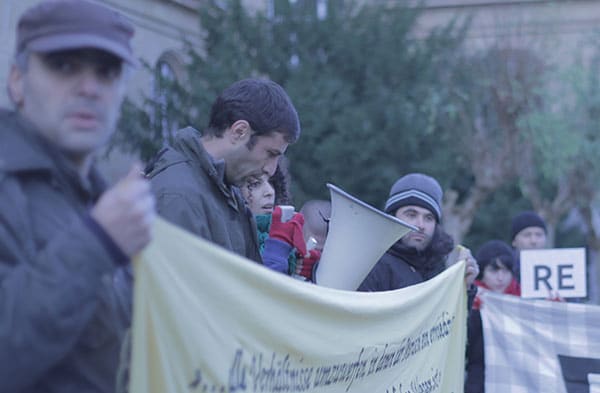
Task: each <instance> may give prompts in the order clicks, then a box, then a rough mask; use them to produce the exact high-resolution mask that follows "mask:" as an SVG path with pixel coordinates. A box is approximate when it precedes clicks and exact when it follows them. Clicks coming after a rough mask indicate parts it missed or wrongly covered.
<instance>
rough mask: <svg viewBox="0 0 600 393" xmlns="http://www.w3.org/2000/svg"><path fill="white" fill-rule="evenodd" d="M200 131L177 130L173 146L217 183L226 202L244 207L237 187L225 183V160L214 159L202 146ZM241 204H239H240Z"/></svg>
mask: <svg viewBox="0 0 600 393" xmlns="http://www.w3.org/2000/svg"><path fill="white" fill-rule="evenodd" d="M200 135H201V134H200V133H199V132H198V131H197V130H196V129H194V128H192V127H186V128H184V129H181V130H179V131H178V133H177V136H176V138H175V142H174V144H173V147H174V148H175V149H176V150H178V151H180V152H181V153H183V155H184V156H185V157H186V158H191V159H192V160H191V164H192V165H197V166H199V167H200V168H201V169H202V170H203V171H204V172H206V174H207V175H208V177H209V178H210V179H211V180H212V181H213V182H214V183H215V184H216V185H217V187H218V188H219V190H220V191H221V193H223V195H224V196H225V197H226V199H227V203H228V204H229V205H230V206H231V207H232V208H234V209H236V210H238V209H244V203H243V199H241V198H242V197H241V194H239V193H240V192H239V190H238V189H237V187H235V186H232V185H230V184H228V183H227V179H226V178H225V161H224V160H215V159H214V158H213V157H212V156H211V155H210V154H209V153H208V152H207V151H206V149H205V148H204V146H203V145H202V142H201V141H200ZM238 194H239V195H238ZM240 205H241V206H240Z"/></svg>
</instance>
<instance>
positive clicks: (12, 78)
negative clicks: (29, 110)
mask: <svg viewBox="0 0 600 393" xmlns="http://www.w3.org/2000/svg"><path fill="white" fill-rule="evenodd" d="M24 76H25V75H24V73H23V70H21V69H20V68H19V67H17V66H16V65H15V64H13V65H12V67H11V69H10V74H9V75H8V83H7V86H6V90H7V93H8V97H9V98H10V100H11V101H12V102H13V104H14V105H15V106H16V107H17V108H18V107H20V106H22V105H23V96H24V94H23V90H24V89H23V84H24Z"/></svg>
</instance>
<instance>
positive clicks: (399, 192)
mask: <svg viewBox="0 0 600 393" xmlns="http://www.w3.org/2000/svg"><path fill="white" fill-rule="evenodd" d="M442 197H443V192H442V188H441V186H440V185H439V183H438V182H437V180H435V179H434V178H432V177H430V176H428V175H425V174H421V173H411V174H408V175H406V176H403V177H401V178H400V179H398V180H397V181H396V182H395V183H394V185H393V186H392V188H391V190H390V195H389V198H388V200H387V202H386V204H385V209H384V210H385V212H386V213H388V214H391V215H394V216H396V217H397V218H399V219H401V220H403V221H405V222H407V223H409V224H412V225H414V226H416V227H418V228H419V230H418V231H413V232H409V233H408V234H406V235H405V236H404V237H402V238H401V239H400V240H398V241H397V242H396V243H395V244H394V245H393V246H392V247H391V248H390V249H389V250H388V251H387V252H386V253H385V254H384V255H383V257H381V259H380V260H379V262H377V264H376V265H375V267H374V268H373V269H372V270H371V272H370V273H369V275H368V276H367V277H366V278H365V280H364V281H363V283H362V284H361V285H360V287H359V289H358V290H359V291H372V292H377V291H389V290H394V289H399V288H404V287H408V286H411V285H414V284H418V283H421V282H423V281H425V280H429V279H430V278H432V277H434V276H435V275H437V274H439V273H440V272H442V271H443V270H444V269H445V268H446V260H447V258H448V255H449V254H450V253H451V252H452V250H453V249H454V241H453V240H452V238H451V237H450V235H448V234H447V233H446V232H444V230H443V229H442V226H441V219H442V208H441V203H442ZM465 250H466V249H465ZM459 259H466V261H467V267H466V270H465V281H466V283H467V286H468V287H469V289H470V292H469V293H470V296H471V297H472V296H474V293H475V288H474V287H472V286H471V284H472V283H473V280H474V279H475V277H476V276H477V274H478V273H479V269H478V267H477V263H476V261H475V259H474V258H473V257H472V255H471V253H470V251H468V250H466V251H465V252H463V253H462V255H461V256H460V257H459Z"/></svg>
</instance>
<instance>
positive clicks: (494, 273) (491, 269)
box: [481, 261, 513, 293]
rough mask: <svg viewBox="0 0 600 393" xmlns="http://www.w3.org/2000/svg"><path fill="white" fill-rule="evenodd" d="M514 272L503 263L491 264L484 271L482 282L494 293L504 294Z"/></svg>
mask: <svg viewBox="0 0 600 393" xmlns="http://www.w3.org/2000/svg"><path fill="white" fill-rule="evenodd" d="M512 278H513V274H512V271H511V270H510V269H509V268H507V267H506V265H504V264H503V263H502V262H500V261H497V262H496V263H490V264H489V265H487V266H486V267H485V269H484V270H483V278H482V280H481V281H482V282H483V283H484V284H485V285H487V286H488V288H490V289H491V290H492V291H493V292H499V293H502V292H504V290H505V289H506V288H507V287H508V285H509V284H510V282H511V281H512Z"/></svg>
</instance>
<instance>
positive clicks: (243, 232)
mask: <svg viewBox="0 0 600 393" xmlns="http://www.w3.org/2000/svg"><path fill="white" fill-rule="evenodd" d="M146 174H147V176H148V177H149V178H150V182H151V185H152V190H153V192H154V194H155V196H156V210H157V212H158V214H160V215H161V216H162V217H163V218H165V219H167V220H168V221H170V222H172V223H173V224H175V225H178V226H180V227H182V228H184V229H186V230H188V231H190V232H192V233H194V234H196V235H198V236H200V237H202V238H204V239H206V240H208V241H211V242H213V243H216V244H218V245H220V246H221V247H224V248H226V249H228V250H230V251H233V252H235V253H237V254H239V255H242V256H245V257H246V258H248V259H251V260H254V261H256V262H259V263H262V259H261V257H260V253H259V251H258V240H257V235H256V224H255V221H254V217H253V215H252V213H251V212H250V210H249V209H248V207H247V206H246V202H245V201H244V198H243V197H242V194H241V191H240V190H239V189H238V188H237V187H235V186H232V185H229V184H227V183H226V181H225V163H224V162H223V161H215V160H213V159H212V157H211V156H210V155H209V154H208V153H207V152H206V150H205V149H204V147H203V146H202V143H201V141H200V133H199V132H198V131H197V130H195V129H193V128H192V127H187V128H184V129H182V130H180V131H179V132H178V133H177V135H176V136H175V141H174V142H173V145H172V146H171V147H168V148H165V149H163V150H162V151H161V152H160V153H159V154H158V155H157V157H156V158H155V159H154V161H153V162H152V163H150V165H149V166H148V167H147V168H146Z"/></svg>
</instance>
